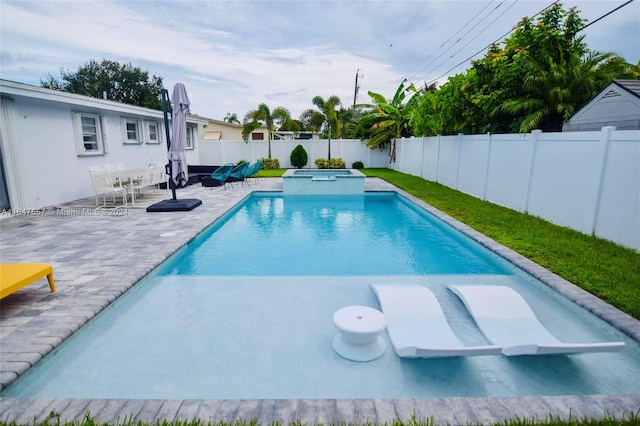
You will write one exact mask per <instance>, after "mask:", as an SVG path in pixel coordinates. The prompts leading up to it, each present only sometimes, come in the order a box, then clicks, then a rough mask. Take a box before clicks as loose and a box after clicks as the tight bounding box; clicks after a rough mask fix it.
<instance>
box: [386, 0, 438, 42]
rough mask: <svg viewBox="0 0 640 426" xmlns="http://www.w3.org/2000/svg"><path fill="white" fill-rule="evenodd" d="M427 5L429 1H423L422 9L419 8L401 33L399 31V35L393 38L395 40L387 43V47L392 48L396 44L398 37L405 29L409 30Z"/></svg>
mask: <svg viewBox="0 0 640 426" xmlns="http://www.w3.org/2000/svg"><path fill="white" fill-rule="evenodd" d="M427 3H429V0H427V1H425V2H424V3H423V5H422V7H421V8H420V10H419V11H418V13H416V14H415V15H414V16H413V18H412V19H411V21H409V23H408V24H407V26H406V27H404V29H403V30H402V31H400V34H398V35H397V36H396V38H395V40H393V41H392V42H391V43H389V47H393V43H395V42H397V41H398V39H399V38H400V36H402V35H403V34H404V33H405V32H406V31H407V28H409V27H410V26H411V24H413V21H415V20H416V18H417V17H418V15H420V14H421V13H422V10H423V9H424V8H425V7H426V6H427Z"/></svg>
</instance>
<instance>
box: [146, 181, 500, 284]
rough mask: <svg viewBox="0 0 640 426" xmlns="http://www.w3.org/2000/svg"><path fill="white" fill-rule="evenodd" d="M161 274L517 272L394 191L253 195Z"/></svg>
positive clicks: (203, 234) (184, 251)
mask: <svg viewBox="0 0 640 426" xmlns="http://www.w3.org/2000/svg"><path fill="white" fill-rule="evenodd" d="M159 273H160V274H162V275H251V276H255V275H260V276H263V275H332V276H335V275H416V274H417V275H422V274H509V273H512V272H510V270H509V269H508V268H507V267H506V266H505V265H504V263H500V262H499V261H498V259H497V258H496V257H495V256H493V255H491V254H490V253H489V252H487V251H486V250H484V249H482V248H480V247H478V246H477V245H471V244H469V242H468V241H467V240H466V239H465V238H461V236H460V235H459V234H457V233H454V232H452V230H451V229H450V227H449V226H448V225H446V224H444V223H442V222H441V221H439V220H438V219H436V218H434V217H433V216H430V215H427V216H425V214H424V211H421V210H419V208H418V207H416V206H415V205H413V204H411V203H409V202H408V201H407V200H405V199H404V198H401V197H397V196H396V195H395V194H391V193H381V194H368V195H367V196H364V195H361V196H338V197H336V196H324V195H313V196H303V195H292V196H282V195H279V196H274V195H273V194H271V195H259V194H256V195H254V196H252V197H251V198H250V199H249V200H248V201H247V202H245V203H243V204H242V205H241V206H239V207H238V208H237V209H236V210H235V212H234V214H233V215H228V216H227V217H226V218H225V219H224V220H222V221H220V222H219V223H218V224H216V225H214V226H212V227H211V228H210V229H208V230H207V231H205V232H204V233H202V234H201V235H200V236H199V237H198V238H197V239H196V240H195V241H194V242H192V243H191V244H190V245H189V247H188V249H187V250H183V251H182V252H180V253H178V254H177V255H176V256H175V257H174V259H173V260H172V261H171V262H168V263H167V264H166V266H164V267H163V268H162V269H161V270H160V272H159Z"/></svg>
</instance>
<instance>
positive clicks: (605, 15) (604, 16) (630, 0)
mask: <svg viewBox="0 0 640 426" xmlns="http://www.w3.org/2000/svg"><path fill="white" fill-rule="evenodd" d="M633 1H634V0H629V1H628V2H626V3H624V4H622V5H620V6H618V7H616V8H615V9H613V10H612V11H610V12H607V13H605V14H604V15H602V16H601V17H599V18H598V19H596V20H595V21H593V22H589V23H588V24H587V25H585V26H583V27H582V28H580V29H579V30H578V32H580V31H582V30H584V29H585V28H587V27H588V26H589V25H593V24H595V23H596V22H598V21H599V20H601V19H602V18H606V17H607V16H609V15H611V14H612V13H613V12H615V11H617V10H618V9H622V8H623V7H625V6H626V5H628V4H629V3H631V2H633Z"/></svg>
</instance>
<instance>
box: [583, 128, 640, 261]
mask: <svg viewBox="0 0 640 426" xmlns="http://www.w3.org/2000/svg"><path fill="white" fill-rule="evenodd" d="M638 139H639V138H638V132H637V131H633V130H625V131H618V132H614V135H613V136H612V140H611V141H610V143H609V149H608V152H607V155H606V161H605V167H604V173H603V178H602V184H601V190H600V196H599V202H598V204H597V205H596V206H595V208H597V212H596V220H595V225H594V227H595V229H596V230H597V235H599V236H601V237H603V238H607V239H609V240H612V241H616V242H619V243H620V244H622V245H625V246H628V247H634V248H636V249H640V247H639V246H640V242H639V241H640V142H639V141H638ZM627 226H628V228H627Z"/></svg>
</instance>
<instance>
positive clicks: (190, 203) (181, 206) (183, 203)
mask: <svg viewBox="0 0 640 426" xmlns="http://www.w3.org/2000/svg"><path fill="white" fill-rule="evenodd" d="M200 204H202V201H201V200H198V199H195V198H186V199H182V200H162V201H160V202H158V203H155V204H152V205H150V206H149V207H147V211H148V212H187V211H189V210H193V209H195V208H196V207H198V206H199V205H200Z"/></svg>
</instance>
